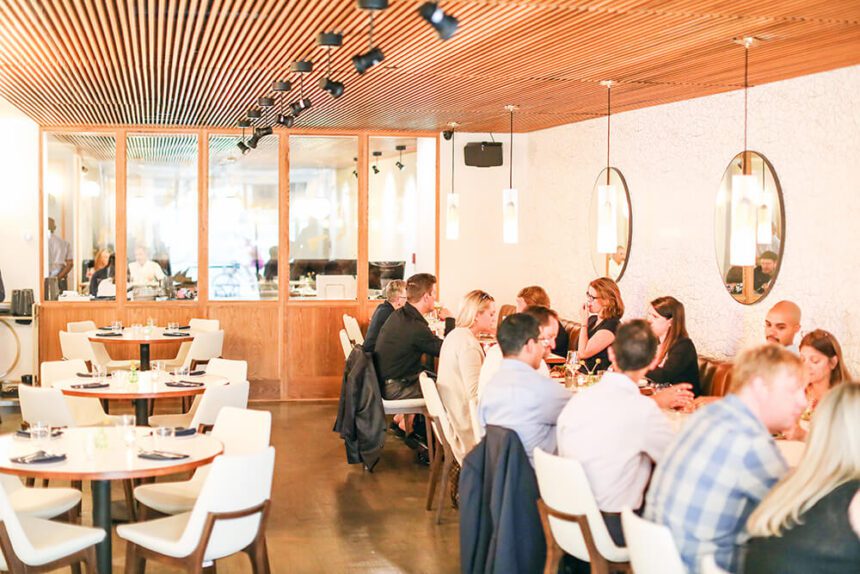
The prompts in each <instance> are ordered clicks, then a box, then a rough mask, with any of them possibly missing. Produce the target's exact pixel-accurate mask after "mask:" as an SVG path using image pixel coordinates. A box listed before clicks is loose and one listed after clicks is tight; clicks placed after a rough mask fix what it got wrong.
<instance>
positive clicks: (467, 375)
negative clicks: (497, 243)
mask: <svg viewBox="0 0 860 574" xmlns="http://www.w3.org/2000/svg"><path fill="white" fill-rule="evenodd" d="M456 325H457V326H456V328H455V329H454V330H453V331H451V332H450V333H448V336H447V337H445V342H444V343H442V351H441V353H440V354H439V373H438V377H437V379H436V387H437V388H438V389H439V395H440V397H441V398H442V403H443V404H444V406H445V411H446V412H447V414H448V418H449V419H450V420H451V425H452V426H453V427H454V433H455V434H456V439H455V440H454V444H452V445H451V449H452V450H453V451H454V456H455V457H456V458H457V459H458V460H462V459H463V457H464V456H466V453H468V452H469V451H470V450H471V449H472V448H473V447H474V446H475V437H474V434H473V432H472V418H471V416H470V414H469V400H470V399H475V400H477V398H478V377H479V376H480V373H481V363H483V361H484V351H483V349H481V343H480V342H479V341H478V335H481V334H484V333H492V332H493V330H494V329H495V326H496V303H495V301H494V300H493V298H492V297H491V296H490V295H489V294H487V293H485V292H484V291H480V290H475V291H471V292H470V293H468V294H467V295H466V298H465V300H464V301H463V305H462V307H461V309H460V313H459V315H457V323H456Z"/></svg>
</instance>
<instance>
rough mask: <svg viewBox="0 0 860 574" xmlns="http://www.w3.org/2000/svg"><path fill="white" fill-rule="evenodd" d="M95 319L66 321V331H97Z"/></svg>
mask: <svg viewBox="0 0 860 574" xmlns="http://www.w3.org/2000/svg"><path fill="white" fill-rule="evenodd" d="M95 330H96V322H95V321H72V322H70V323H66V331H68V332H69V333H86V332H87V331H95Z"/></svg>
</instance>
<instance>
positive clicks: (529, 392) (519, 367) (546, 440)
mask: <svg viewBox="0 0 860 574" xmlns="http://www.w3.org/2000/svg"><path fill="white" fill-rule="evenodd" d="M497 338H498V340H499V347H501V349H502V356H503V357H504V359H503V360H502V365H501V367H499V370H498V372H497V373H496V374H495V375H494V376H493V378H492V379H490V382H489V383H488V384H487V388H486V389H485V390H484V392H483V394H482V395H481V399H480V403H479V404H478V418H479V420H480V421H481V425H482V426H484V427H486V426H487V425H496V426H501V427H505V428H509V429H511V430H513V431H515V432H516V433H517V435H518V436H519V437H520V441H522V443H523V448H525V451H526V454H528V456H529V461H530V462H531V463H532V465H534V461H533V460H532V453H533V452H534V449H535V447H540V448H542V449H543V450H545V451H546V452H551V453H554V452H555V451H556V438H555V425H556V421H557V420H558V415H559V413H560V412H561V410H562V409H563V408H564V406H565V405H566V404H567V401H569V400H570V397H571V394H570V391H568V390H567V389H565V388H564V385H561V384H559V383H557V382H555V381H553V380H552V379H550V378H549V377H546V376H544V375H541V374H540V373H538V372H537V368H538V367H539V366H540V362H541V359H542V358H543V355H544V349H545V348H546V347H547V346H550V345H552V341H550V340H543V339H541V338H540V325H539V324H538V320H537V319H535V318H534V317H532V316H531V315H526V314H525V313H514V314H513V315H510V316H508V317H507V318H506V319H505V320H504V321H503V322H502V324H501V325H500V326H499V332H498V335H497Z"/></svg>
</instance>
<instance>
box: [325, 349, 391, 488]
mask: <svg viewBox="0 0 860 574" xmlns="http://www.w3.org/2000/svg"><path fill="white" fill-rule="evenodd" d="M333 430H334V431H335V432H336V433H339V434H340V436H341V438H342V439H343V441H344V446H346V461H347V462H348V463H349V464H357V463H359V462H362V463H364V466H365V467H366V468H367V470H370V471H372V470H373V467H374V466H376V463H377V462H379V457H380V455H381V453H382V446H383V445H384V444H385V411H384V410H383V408H382V395H381V394H380V392H379V380H378V379H377V378H376V368H375V367H374V366H373V358H372V355H371V354H370V353H365V352H364V349H363V348H362V346H361V345H355V346H354V347H353V348H352V353H350V355H349V358H348V359H347V360H346V366H345V367H344V370H343V383H342V384H341V387H340V404H339V405H338V408H337V420H335V423H334V429H333Z"/></svg>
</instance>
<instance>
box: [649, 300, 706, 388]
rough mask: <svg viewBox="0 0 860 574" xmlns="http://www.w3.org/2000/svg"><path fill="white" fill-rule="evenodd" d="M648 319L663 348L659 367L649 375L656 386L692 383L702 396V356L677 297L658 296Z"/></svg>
mask: <svg viewBox="0 0 860 574" xmlns="http://www.w3.org/2000/svg"><path fill="white" fill-rule="evenodd" d="M646 319H647V320H648V322H649V323H650V324H651V329H652V330H653V331H654V334H655V335H657V338H659V339H660V347H659V349H658V351H657V367H656V368H655V369H653V370H651V371H648V373H647V374H646V375H645V376H647V377H648V378H649V379H651V380H652V381H654V382H655V383H669V384H673V385H674V384H676V383H690V384H691V385H693V394H694V395H696V396H699V395H701V394H702V389H701V387H700V385H699V357H698V354H697V353H696V346H695V345H694V344H693V341H691V340H690V337H689V335H687V325H686V321H685V318H684V304H683V303H681V302H680V301H678V300H677V299H675V298H674V297H658V298H657V299H654V300H653V301H651V305H650V306H649V307H648V316H647V317H646Z"/></svg>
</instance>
